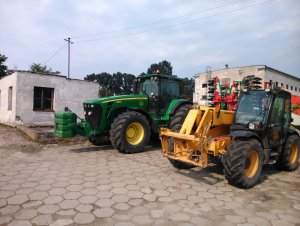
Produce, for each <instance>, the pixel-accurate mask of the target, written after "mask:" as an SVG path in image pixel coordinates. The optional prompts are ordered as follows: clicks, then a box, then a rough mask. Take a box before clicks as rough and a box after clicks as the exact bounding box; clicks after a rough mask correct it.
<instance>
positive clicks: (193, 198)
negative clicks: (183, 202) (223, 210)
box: [187, 195, 204, 203]
mask: <svg viewBox="0 0 300 226" xmlns="http://www.w3.org/2000/svg"><path fill="white" fill-rule="evenodd" d="M187 200H189V201H191V202H193V203H203V202H204V198H203V197H200V196H198V195H189V196H188V197H187Z"/></svg>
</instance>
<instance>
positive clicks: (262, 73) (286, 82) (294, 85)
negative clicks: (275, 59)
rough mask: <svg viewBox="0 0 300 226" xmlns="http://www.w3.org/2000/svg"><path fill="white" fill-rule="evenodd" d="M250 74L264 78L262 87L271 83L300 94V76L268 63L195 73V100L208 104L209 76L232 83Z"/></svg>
mask: <svg viewBox="0 0 300 226" xmlns="http://www.w3.org/2000/svg"><path fill="white" fill-rule="evenodd" d="M248 75H254V76H256V77H259V78H261V79H262V87H263V88H267V87H268V85H269V84H273V85H275V86H279V87H282V88H284V89H285V90H287V91H289V92H290V93H291V94H292V95H295V96H300V78H297V77H295V76H292V75H289V74H287V73H284V72H282V71H278V70H276V69H274V68H271V67H268V66H266V65H254V66H245V67H234V68H228V67H226V68H224V69H221V70H216V71H207V72H203V73H199V74H196V75H195V91H194V96H193V100H194V102H196V103H198V104H200V105H206V104H207V91H208V90H207V81H208V79H209V78H213V77H217V76H218V77H219V79H220V81H221V84H232V82H233V81H241V80H242V79H243V78H244V77H246V76H248Z"/></svg>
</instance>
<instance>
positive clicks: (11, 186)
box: [1, 184, 20, 191]
mask: <svg viewBox="0 0 300 226" xmlns="http://www.w3.org/2000/svg"><path fill="white" fill-rule="evenodd" d="M19 187H20V185H18V184H7V185H4V186H2V187H1V190H8V191H14V190H17V189H18V188H19Z"/></svg>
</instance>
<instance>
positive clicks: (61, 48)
mask: <svg viewBox="0 0 300 226" xmlns="http://www.w3.org/2000/svg"><path fill="white" fill-rule="evenodd" d="M66 45H67V44H64V45H63V46H62V47H60V48H59V49H58V50H57V51H56V52H55V53H54V54H53V55H51V56H50V57H49V58H48V59H47V60H46V61H45V63H44V65H46V64H47V63H48V62H49V61H50V60H51V59H52V58H53V57H55V56H56V55H57V54H58V53H59V52H60V51H62V50H63V49H64V48H65V47H66Z"/></svg>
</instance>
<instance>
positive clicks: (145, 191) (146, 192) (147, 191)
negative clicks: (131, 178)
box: [140, 188, 152, 194]
mask: <svg viewBox="0 0 300 226" xmlns="http://www.w3.org/2000/svg"><path fill="white" fill-rule="evenodd" d="M140 191H141V192H143V193H145V194H150V193H152V190H151V188H141V189H140Z"/></svg>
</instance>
